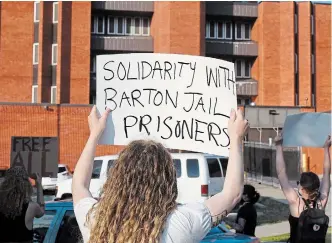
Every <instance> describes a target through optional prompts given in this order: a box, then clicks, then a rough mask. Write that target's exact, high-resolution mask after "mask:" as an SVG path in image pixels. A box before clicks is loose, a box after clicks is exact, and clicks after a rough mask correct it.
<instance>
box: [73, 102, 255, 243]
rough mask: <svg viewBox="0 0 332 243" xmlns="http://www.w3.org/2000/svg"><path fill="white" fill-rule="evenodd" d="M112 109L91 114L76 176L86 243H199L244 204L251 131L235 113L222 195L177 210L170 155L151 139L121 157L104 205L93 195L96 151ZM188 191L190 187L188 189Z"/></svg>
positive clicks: (75, 198)
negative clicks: (245, 142)
mask: <svg viewBox="0 0 332 243" xmlns="http://www.w3.org/2000/svg"><path fill="white" fill-rule="evenodd" d="M109 112H110V110H109V109H107V110H106V112H105V113H104V114H103V115H102V116H101V117H100V118H99V117H98V115H97V111H96V107H93V109H92V111H91V113H90V115H89V118H88V120H89V127H90V137H89V139H88V141H87V143H86V145H85V148H84V150H83V152H82V154H81V157H80V158H79V160H78V162H77V165H76V169H75V173H74V176H73V183H72V193H73V201H74V211H75V215H76V219H77V222H78V225H79V227H80V230H81V233H82V236H83V239H84V242H91V243H92V242H99V243H106V242H107V243H112V242H117V243H127V242H151V243H152V242H161V243H177V242H178V243H183V242H186V243H198V242H200V241H201V240H202V239H203V238H204V237H205V235H206V234H207V233H208V232H209V230H210V229H211V227H212V225H213V223H216V222H217V221H218V220H221V219H222V218H223V217H225V216H226V215H227V214H228V212H230V211H231V210H232V209H233V208H234V207H235V205H236V204H237V203H238V202H239V201H240V199H241V196H242V190H243V181H244V178H243V177H244V176H243V175H244V173H243V160H242V141H243V136H244V135H245V132H246V130H247V129H248V127H249V124H248V122H247V120H245V119H244V117H243V113H242V111H241V110H238V111H234V110H232V112H231V115H230V119H229V123H228V134H229V137H230V155H229V163H228V168H227V176H226V178H225V183H224V189H223V190H222V192H220V193H218V194H216V195H215V196H213V197H211V198H209V199H208V200H206V201H205V202H204V203H198V202H197V203H191V204H187V205H177V203H176V198H177V195H178V191H177V179H176V171H175V167H174V164H173V160H172V158H171V155H170V153H169V152H168V150H167V149H166V148H165V147H164V146H163V145H161V144H160V143H157V142H154V141H150V140H136V141H132V142H131V143H130V144H129V145H128V146H126V148H125V149H124V150H123V151H122V152H121V153H120V155H119V158H118V159H117V160H116V161H115V163H114V166H113V167H112V168H111V169H110V172H109V176H108V178H107V181H106V183H105V184H104V187H103V190H102V194H101V197H100V201H97V200H95V199H94V198H92V196H91V193H90V191H89V184H90V181H91V175H92V168H93V161H94V156H95V151H96V146H97V143H98V140H99V138H100V137H101V135H102V133H103V131H104V129H105V126H106V120H107V116H108V115H109ZM188 189H189V188H188Z"/></svg>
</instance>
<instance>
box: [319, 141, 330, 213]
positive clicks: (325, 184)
mask: <svg viewBox="0 0 332 243" xmlns="http://www.w3.org/2000/svg"><path fill="white" fill-rule="evenodd" d="M330 148H331V136H328V138H327V139H326V142H325V144H324V171H323V179H322V185H321V188H320V193H321V201H322V204H323V207H325V206H326V203H327V200H328V198H329V194H330V187H331V179H330V175H331V157H330Z"/></svg>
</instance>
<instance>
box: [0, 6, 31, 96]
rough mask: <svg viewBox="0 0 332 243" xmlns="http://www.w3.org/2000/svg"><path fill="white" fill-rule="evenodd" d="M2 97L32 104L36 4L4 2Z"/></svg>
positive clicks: (0, 41)
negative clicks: (34, 13)
mask: <svg viewBox="0 0 332 243" xmlns="http://www.w3.org/2000/svg"><path fill="white" fill-rule="evenodd" d="M0 11H1V14H0V16H1V19H0V25H1V27H0V30H1V35H0V81H1V89H0V97H1V101H6V102H18V101H20V102H31V99H32V89H31V86H32V44H33V28H34V26H33V2H20V3H19V4H18V3H17V2H7V1H3V2H1V10H0Z"/></svg>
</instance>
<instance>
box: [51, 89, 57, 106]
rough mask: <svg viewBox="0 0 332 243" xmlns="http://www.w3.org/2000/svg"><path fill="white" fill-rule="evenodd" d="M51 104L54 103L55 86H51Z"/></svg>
mask: <svg viewBox="0 0 332 243" xmlns="http://www.w3.org/2000/svg"><path fill="white" fill-rule="evenodd" d="M51 103H52V104H55V103H56V86H51Z"/></svg>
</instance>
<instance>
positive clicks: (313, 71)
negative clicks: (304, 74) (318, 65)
mask: <svg viewBox="0 0 332 243" xmlns="http://www.w3.org/2000/svg"><path fill="white" fill-rule="evenodd" d="M311 74H315V55H313V54H311Z"/></svg>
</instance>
